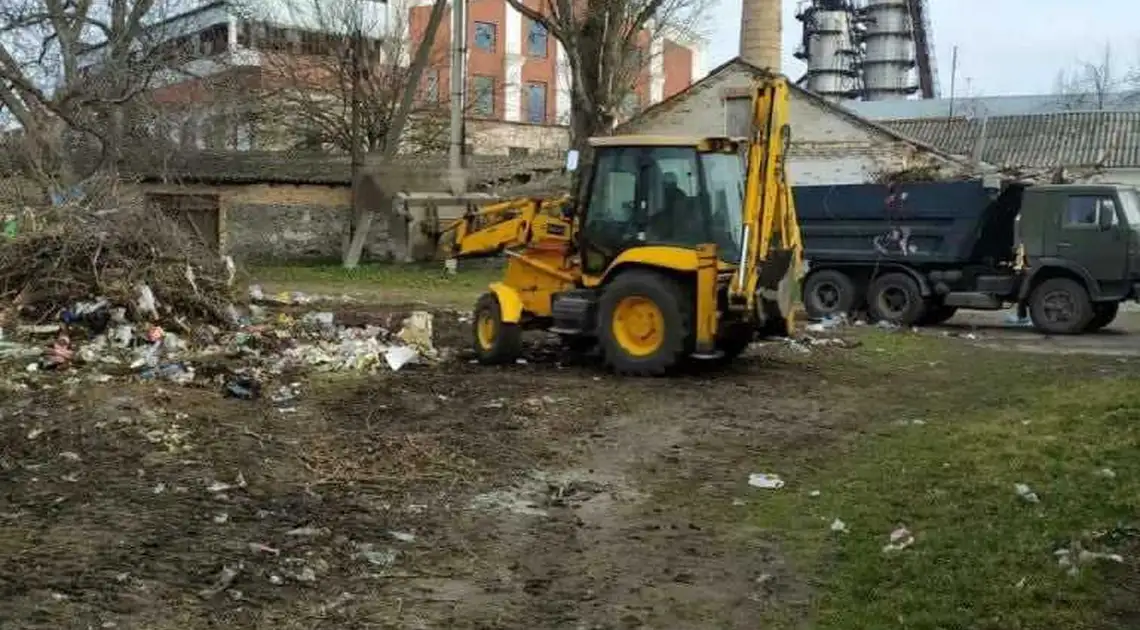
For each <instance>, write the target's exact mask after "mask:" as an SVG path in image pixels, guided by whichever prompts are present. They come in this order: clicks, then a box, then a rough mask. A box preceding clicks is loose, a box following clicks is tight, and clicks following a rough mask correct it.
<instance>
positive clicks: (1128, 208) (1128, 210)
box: [1120, 188, 1140, 228]
mask: <svg viewBox="0 0 1140 630" xmlns="http://www.w3.org/2000/svg"><path fill="white" fill-rule="evenodd" d="M1120 206H1121V207H1122V208H1123V209H1124V218H1125V219H1127V220H1128V225H1129V226H1130V227H1132V228H1140V191H1137V190H1136V189H1135V188H1126V189H1122V190H1121V191H1120Z"/></svg>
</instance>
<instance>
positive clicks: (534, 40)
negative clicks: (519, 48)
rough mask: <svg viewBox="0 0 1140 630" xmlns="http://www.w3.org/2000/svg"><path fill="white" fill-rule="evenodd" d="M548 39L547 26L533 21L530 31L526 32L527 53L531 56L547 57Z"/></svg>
mask: <svg viewBox="0 0 1140 630" xmlns="http://www.w3.org/2000/svg"><path fill="white" fill-rule="evenodd" d="M547 40H548V38H547V36H546V27H545V26H543V25H541V24H539V23H538V22H534V21H531V23H530V31H529V32H528V33H527V34H526V53H527V54H528V55H530V56H531V57H546V54H547V53H546V50H547V48H546V42H547Z"/></svg>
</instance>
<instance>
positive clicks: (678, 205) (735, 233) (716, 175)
mask: <svg viewBox="0 0 1140 630" xmlns="http://www.w3.org/2000/svg"><path fill="white" fill-rule="evenodd" d="M590 145H591V148H592V150H593V160H592V164H591V165H590V167H589V168H587V169H586V170H587V172H585V173H583V177H584V178H585V179H586V181H585V186H584V188H583V189H582V198H581V199H580V201H579V204H578V205H579V221H580V224H579V229H578V244H579V251H580V253H581V255H582V271H583V273H584V274H586V275H598V274H602V273H604V272H605V270H606V269H608V268H609V266H610V265H611V264H612V263H613V262H614V261H615V260H616V259H617V257H618V256H619V255H621V254H622V253H623V252H625V251H626V250H629V249H631V248H634V247H645V246H654V245H656V246H667V247H673V248H682V249H686V250H693V249H696V248H697V247H698V246H699V245H701V244H705V243H715V244H716V246H717V257H718V258H719V259H720V260H721V261H722V262H724V263H729V264H736V263H738V262H739V259H740V256H741V248H742V240H743V233H744V227H743V199H744V183H745V167H744V160H743V159H742V157H741V154H740V149H741V145H740V143H738V142H737V141H735V140H731V139H729V138H684V137H658V136H610V137H603V138H593V139H591V140H590Z"/></svg>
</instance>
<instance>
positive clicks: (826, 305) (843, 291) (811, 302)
mask: <svg viewBox="0 0 1140 630" xmlns="http://www.w3.org/2000/svg"><path fill="white" fill-rule="evenodd" d="M857 299H858V289H856V288H855V282H854V281H853V280H851V277H850V276H848V275H847V274H845V273H843V272H842V271H836V270H834V269H824V270H821V271H817V272H815V273H813V274H811V275H810V276H808V278H807V280H806V281H804V289H803V302H804V311H805V312H806V313H807V316H808V319H827V318H828V317H836V316H838V315H846V314H848V313H850V312H851V311H852V310H854V308H855V302H856V300H857Z"/></svg>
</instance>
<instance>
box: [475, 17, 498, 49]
mask: <svg viewBox="0 0 1140 630" xmlns="http://www.w3.org/2000/svg"><path fill="white" fill-rule="evenodd" d="M475 47H476V48H478V49H480V50H485V51H487V52H495V25H494V24H492V23H490V22H476V23H475Z"/></svg>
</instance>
